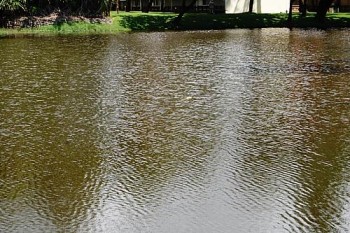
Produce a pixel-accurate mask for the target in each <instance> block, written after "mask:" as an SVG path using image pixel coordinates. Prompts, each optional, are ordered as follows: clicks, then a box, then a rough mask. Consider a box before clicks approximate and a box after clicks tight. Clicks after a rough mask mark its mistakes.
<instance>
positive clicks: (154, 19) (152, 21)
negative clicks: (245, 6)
mask: <svg viewBox="0 0 350 233" xmlns="http://www.w3.org/2000/svg"><path fill="white" fill-rule="evenodd" d="M119 17H120V18H119V23H120V25H121V26H122V27H124V28H127V29H130V30H132V31H151V30H153V31H155V30H166V29H172V28H171V25H172V24H171V22H172V20H173V19H174V18H175V17H176V15H174V14H157V15H155V14H152V13H150V14H140V13H136V14H127V15H120V16H119ZM287 18H288V15H287V14H286V13H284V14H283V13H281V14H255V13H241V14H215V15H213V14H208V13H187V14H185V15H184V16H183V18H182V21H181V24H180V26H179V27H178V29H180V30H215V29H233V28H268V27H276V28H281V27H289V24H288V22H287ZM292 27H296V28H343V27H350V14H329V15H327V18H326V20H325V22H324V23H319V22H317V21H316V20H315V14H312V13H310V14H308V15H307V16H306V17H300V16H299V14H293V22H292Z"/></svg>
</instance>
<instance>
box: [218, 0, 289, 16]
mask: <svg viewBox="0 0 350 233" xmlns="http://www.w3.org/2000/svg"><path fill="white" fill-rule="evenodd" d="M249 2H250V0H226V3H225V12H226V13H243V12H249ZM289 4H290V0H254V4H253V12H255V13H286V12H288V11H289Z"/></svg>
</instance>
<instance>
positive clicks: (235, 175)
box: [0, 29, 350, 233]
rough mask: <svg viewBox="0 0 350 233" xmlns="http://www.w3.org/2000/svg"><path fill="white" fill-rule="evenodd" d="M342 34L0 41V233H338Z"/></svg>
mask: <svg viewBox="0 0 350 233" xmlns="http://www.w3.org/2000/svg"><path fill="white" fill-rule="evenodd" d="M349 38H350V31H349V30H335V31H313V30H293V31H289V30H287V29H261V30H227V31H209V32H204V31H199V32H171V33H164V32H161V33H133V34H121V35H117V36H82V37H73V36H68V37H48V38H22V39H1V40H0V97H1V98H0V141H1V144H0V153H1V155H0V232H122V233H128V232H130V233H131V232H150V233H157V232H159V233H163V232H174V233H175V232H176V233H180V232H184V233H185V232H186V233H187V232H198V233H199V232H200V233H205V232H207V233H211V232H223V233H231V232H269V233H270V232H276V233H277V232H278V233H281V232H349V231H350V172H349V169H350V127H349V125H350V65H349V64H350V39H349Z"/></svg>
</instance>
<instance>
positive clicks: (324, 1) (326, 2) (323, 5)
mask: <svg viewBox="0 0 350 233" xmlns="http://www.w3.org/2000/svg"><path fill="white" fill-rule="evenodd" d="M333 1H334V0H320V2H319V4H318V8H317V13H316V19H317V20H318V21H319V22H320V23H323V22H324V20H325V19H326V14H327V11H328V9H329V7H330V6H331V5H332V3H333Z"/></svg>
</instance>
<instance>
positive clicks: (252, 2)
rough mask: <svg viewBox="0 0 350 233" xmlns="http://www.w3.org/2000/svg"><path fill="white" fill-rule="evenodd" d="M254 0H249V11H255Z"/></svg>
mask: <svg viewBox="0 0 350 233" xmlns="http://www.w3.org/2000/svg"><path fill="white" fill-rule="evenodd" d="M253 6H254V0H249V13H253Z"/></svg>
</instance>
